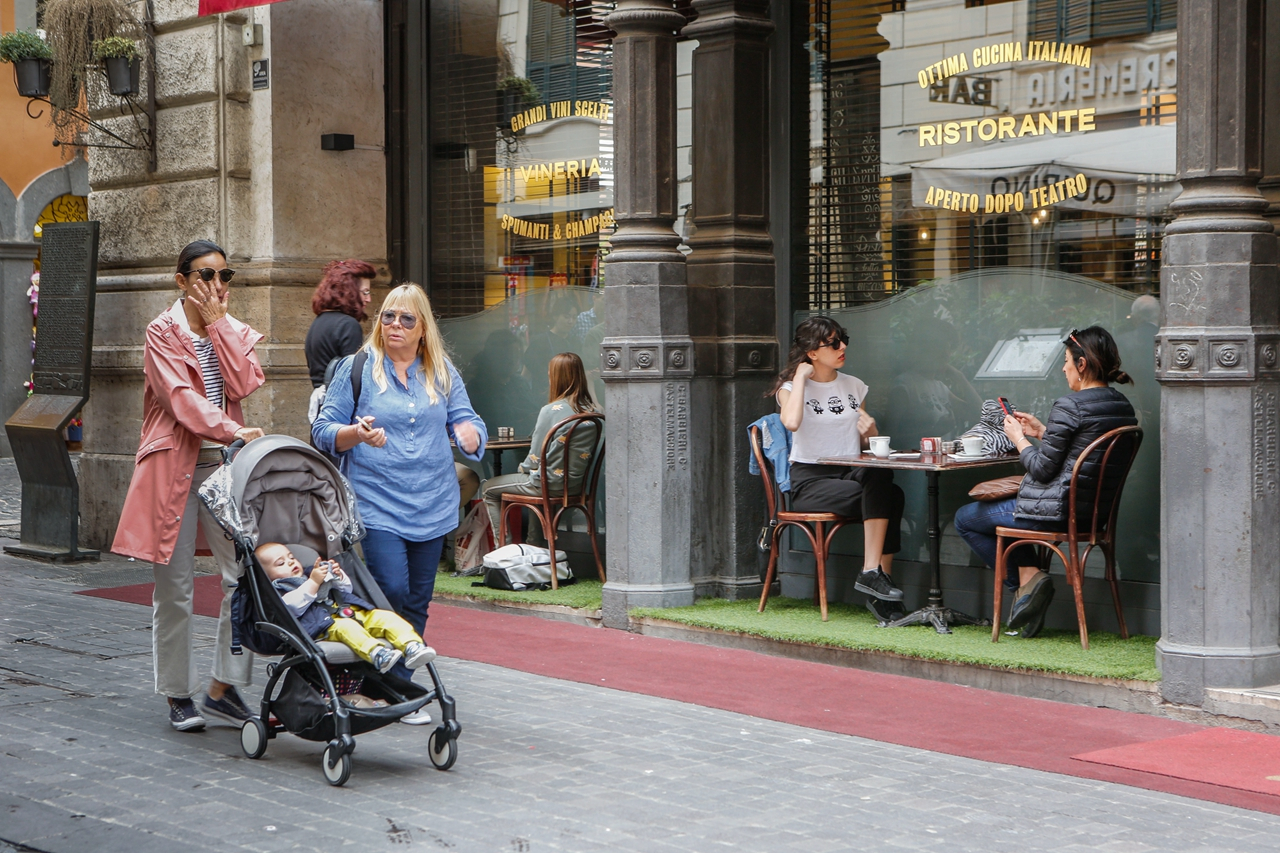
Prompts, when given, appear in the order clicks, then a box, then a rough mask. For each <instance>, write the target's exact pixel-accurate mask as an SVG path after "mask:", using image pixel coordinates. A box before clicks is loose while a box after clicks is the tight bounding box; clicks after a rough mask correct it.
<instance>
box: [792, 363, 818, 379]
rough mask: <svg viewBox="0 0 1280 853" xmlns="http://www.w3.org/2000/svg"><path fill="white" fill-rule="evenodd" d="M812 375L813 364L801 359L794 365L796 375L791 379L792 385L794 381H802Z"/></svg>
mask: <svg viewBox="0 0 1280 853" xmlns="http://www.w3.org/2000/svg"><path fill="white" fill-rule="evenodd" d="M812 375H813V365H812V364H810V363H809V362H807V361H802V362H800V363H799V364H797V365H796V375H795V377H794V378H793V379H792V380H791V382H792V384H793V385H794V384H795V383H796V382H803V381H804V380H806V379H808V378H809V377H810V376H812Z"/></svg>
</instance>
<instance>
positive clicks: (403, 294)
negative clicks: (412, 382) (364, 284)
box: [364, 283, 453, 405]
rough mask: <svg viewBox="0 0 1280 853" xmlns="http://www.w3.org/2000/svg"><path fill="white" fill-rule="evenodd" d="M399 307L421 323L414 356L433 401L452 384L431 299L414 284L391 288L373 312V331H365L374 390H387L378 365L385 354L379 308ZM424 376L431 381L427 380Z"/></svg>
mask: <svg viewBox="0 0 1280 853" xmlns="http://www.w3.org/2000/svg"><path fill="white" fill-rule="evenodd" d="M403 309H408V310H409V311H411V312H413V314H414V316H416V317H417V318H418V322H419V323H421V324H422V337H421V338H420V339H419V340H418V357H419V358H421V359H422V385H423V387H424V388H426V389H427V399H429V400H430V401H431V404H432V405H435V404H436V403H438V402H439V401H440V394H441V393H443V394H444V395H445V396H446V397H448V396H449V391H450V390H451V389H452V387H453V380H452V379H451V378H450V377H449V365H450V361H449V353H448V351H447V350H446V349H445V345H444V338H442V337H441V336H440V327H439V326H437V325H436V318H435V315H434V314H432V312H431V300H429V299H428V298H427V294H426V292H425V291H423V289H422V288H421V287H419V286H418V285H416V284H413V283H408V284H402V285H400V286H399V287H396V288H393V289H392V290H391V292H390V293H388V294H387V298H386V299H384V300H383V301H382V307H381V308H379V309H378V313H377V314H376V315H374V318H373V331H371V332H369V337H368V338H366V339H365V342H364V345H365V348H366V349H367V350H369V356H370V360H371V361H372V362H373V363H372V364H371V365H370V367H371V372H372V374H373V381H374V384H376V385H377V386H378V393H382V392H383V391H386V390H387V373H386V370H385V369H384V368H383V366H382V358H383V356H385V355H386V354H387V350H386V347H385V346H384V345H383V343H382V329H383V325H382V312H384V311H400V310H403ZM428 377H430V379H431V381H428Z"/></svg>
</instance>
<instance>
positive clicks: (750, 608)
mask: <svg viewBox="0 0 1280 853" xmlns="http://www.w3.org/2000/svg"><path fill="white" fill-rule="evenodd" d="M757 606H758V604H757V602H755V601H725V600H723V599H716V598H704V599H701V600H699V601H698V602H697V603H696V604H694V605H693V606H692V607H668V608H638V609H635V610H632V611H631V616H633V617H637V616H643V617H649V618H652V619H665V620H668V621H671V622H678V623H680V624H683V625H690V626H694V627H699V628H711V629H717V630H721V631H734V632H738V633H743V634H750V635H753V636H757V637H765V638H768V639H771V640H781V641H783V642H790V643H810V644H816V645H824V646H838V647H840V648H846V649H857V650H865V651H883V652H895V653H897V654H900V655H906V656H908V657H916V658H925V659H928V660H940V661H953V662H956V663H971V664H980V665H983V666H993V667H1001V668H1005V669H1029V670H1038V671H1041V672H1060V673H1069V674H1072V675H1087V676H1093V677H1096V678H1122V679H1133V680H1137V681H1159V680H1160V675H1159V673H1158V672H1157V671H1156V665H1155V644H1156V638H1155V637H1142V636H1133V637H1130V638H1129V639H1128V640H1121V639H1120V637H1119V636H1118V635H1116V634H1107V633H1103V632H1101V631H1090V632H1089V651H1087V652H1086V651H1084V650H1083V649H1081V648H1080V635H1079V634H1077V633H1076V632H1074V631H1071V632H1067V631H1045V632H1043V633H1042V634H1041V635H1040V636H1039V637H1036V638H1035V639H1033V640H1023V639H1020V638H1018V637H1006V636H1002V637H1001V638H1000V642H999V643H992V642H991V628H990V627H987V628H980V627H973V626H969V627H964V626H956V627H954V628H953V629H952V630H953V631H954V632H955V633H953V634H939V633H937V632H936V631H934V630H933V628H932V627H926V626H912V627H909V628H880V627H877V626H876V622H875V619H874V617H872V615H871V614H870V613H869V612H867V611H866V610H865V609H864V608H862V607H859V606H853V605H848V604H831V605H830V608H829V616H830V621H828V622H823V621H822V617H821V616H820V615H819V614H818V609H817V607H815V606H814V605H813V603H812V602H811V601H808V600H800V599H794V598H778V597H774V598H770V599H769V606H768V608H766V610H765V612H764V613H757V612H756V608H757Z"/></svg>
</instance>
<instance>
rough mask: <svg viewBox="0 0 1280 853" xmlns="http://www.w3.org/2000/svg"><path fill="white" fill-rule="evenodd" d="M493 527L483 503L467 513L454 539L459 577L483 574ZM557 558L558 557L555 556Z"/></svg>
mask: <svg viewBox="0 0 1280 853" xmlns="http://www.w3.org/2000/svg"><path fill="white" fill-rule="evenodd" d="M493 544H494V543H493V527H492V526H491V523H490V521H489V511H488V508H487V507H485V505H484V502H483V501H477V502H476V505H475V506H473V507H472V508H471V511H470V512H468V513H467V517H466V518H464V519H463V520H462V524H460V525H459V526H458V530H457V532H456V536H455V537H454V555H455V556H454V568H453V570H454V571H455V572H457V573H458V574H460V575H479V574H483V573H484V555H485V554H486V553H488V552H490V551H492V550H493ZM557 556H559V555H557Z"/></svg>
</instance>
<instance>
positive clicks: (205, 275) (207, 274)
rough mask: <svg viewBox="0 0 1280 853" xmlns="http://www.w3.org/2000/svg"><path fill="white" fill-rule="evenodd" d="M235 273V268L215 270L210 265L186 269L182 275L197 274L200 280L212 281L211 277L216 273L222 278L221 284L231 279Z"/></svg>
mask: <svg viewBox="0 0 1280 853" xmlns="http://www.w3.org/2000/svg"><path fill="white" fill-rule="evenodd" d="M235 274H236V271H235V270H229V269H221V270H215V269H211V268H210V267H201V268H200V269H198V270H187V271H186V272H185V273H183V275H198V276H200V280H201V281H213V277H214V276H215V275H216V276H217V277H218V278H220V279H222V283H223V284H226V283H228V282H229V281H231V279H232V277H233V276H235Z"/></svg>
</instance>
